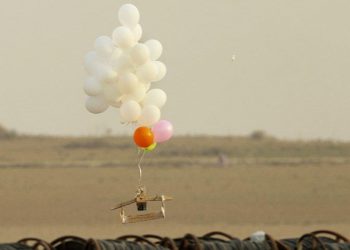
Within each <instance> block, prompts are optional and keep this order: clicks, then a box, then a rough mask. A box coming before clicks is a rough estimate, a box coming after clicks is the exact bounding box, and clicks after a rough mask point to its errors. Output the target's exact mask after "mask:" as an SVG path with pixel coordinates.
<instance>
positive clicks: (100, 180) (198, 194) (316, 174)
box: [0, 152, 350, 242]
mask: <svg viewBox="0 0 350 250" xmlns="http://www.w3.org/2000/svg"><path fill="white" fill-rule="evenodd" d="M37 157H40V152H38V156H37ZM149 165H151V164H148V165H147V166H145V167H144V184H146V185H147V188H148V191H149V193H154V194H156V193H165V194H169V195H172V196H174V197H175V200H174V201H171V202H169V203H167V210H166V212H167V218H166V219H165V220H159V221H153V222H144V223H140V224H132V225H121V224H120V221H119V217H118V214H117V213H116V212H111V211H109V208H110V207H111V206H113V205H114V204H115V203H117V202H119V201H123V200H127V199H129V198H131V196H133V194H134V191H135V187H136V185H137V181H138V170H137V167H136V166H130V167H74V168H70V167H64V168H62V167H61V168H48V167H47V168H45V167H42V168H33V167H30V168H29V167H27V168H18V167H15V168H10V167H9V168H1V169H0V197H1V206H0V211H1V213H0V242H9V241H14V240H18V239H19V238H23V237H27V236H36V237H41V238H45V239H48V240H50V239H54V238H55V237H58V236H62V235H66V234H73V235H80V236H83V237H94V238H110V237H115V236H119V235H122V234H144V233H157V234H161V235H168V236H182V235H184V234H185V233H187V232H192V233H195V234H202V233H205V232H209V231H213V230H222V231H226V232H229V233H231V234H233V235H237V236H239V237H244V236H248V235H249V234H250V233H252V232H254V231H256V230H265V231H266V232H269V233H270V234H272V235H273V236H275V237H290V236H297V235H300V234H302V233H305V232H307V231H310V230H313V229H320V228H328V229H333V230H336V231H339V232H342V233H343V234H345V235H346V236H350V216H349V215H350V198H349V197H350V167H349V166H347V165H339V166H333V167H330V166H329V167H327V166H311V165H310V166H302V167H288V166H284V167H276V166H262V165H258V166H229V167H223V168H218V167H161V166H157V167H156V166H149Z"/></svg>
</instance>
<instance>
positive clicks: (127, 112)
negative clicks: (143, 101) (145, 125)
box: [120, 100, 141, 122]
mask: <svg viewBox="0 0 350 250" xmlns="http://www.w3.org/2000/svg"><path fill="white" fill-rule="evenodd" d="M140 114H141V107H140V104H138V103H137V102H135V101H133V100H129V101H127V102H124V103H123V104H122V105H121V107H120V116H121V118H122V119H123V121H126V122H134V121H137V120H138V119H139V117H140Z"/></svg>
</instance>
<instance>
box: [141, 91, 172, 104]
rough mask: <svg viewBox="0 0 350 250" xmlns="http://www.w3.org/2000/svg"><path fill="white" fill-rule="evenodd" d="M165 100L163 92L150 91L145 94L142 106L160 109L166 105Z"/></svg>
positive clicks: (165, 96)
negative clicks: (152, 106)
mask: <svg viewBox="0 0 350 250" xmlns="http://www.w3.org/2000/svg"><path fill="white" fill-rule="evenodd" d="M166 100H167V95H166V93H165V92H164V91H163V90H161V89H151V90H150V91H149V92H147V94H146V96H145V99H144V100H143V102H142V104H143V105H144V106H147V105H154V106H156V107H158V108H161V107H163V106H164V104H165V103H166Z"/></svg>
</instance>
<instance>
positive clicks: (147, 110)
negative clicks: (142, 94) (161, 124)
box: [138, 105, 160, 126]
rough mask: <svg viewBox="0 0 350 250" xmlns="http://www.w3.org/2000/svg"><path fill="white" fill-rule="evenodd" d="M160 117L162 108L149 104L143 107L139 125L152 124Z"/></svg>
mask: <svg viewBox="0 0 350 250" xmlns="http://www.w3.org/2000/svg"><path fill="white" fill-rule="evenodd" d="M159 119H160V110H159V108H158V107H156V106H153V105H148V106H145V107H143V109H142V112H141V116H140V118H139V121H138V123H139V125H141V126H152V125H154V124H155V123H156V122H158V121H159Z"/></svg>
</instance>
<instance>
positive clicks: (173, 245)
mask: <svg viewBox="0 0 350 250" xmlns="http://www.w3.org/2000/svg"><path fill="white" fill-rule="evenodd" d="M0 250H350V242H349V239H348V238H346V237H345V236H343V235H341V234H339V233H336V232H334V231H330V230H318V231H314V232H311V233H307V234H304V235H302V236H301V237H299V238H290V239H281V240H275V239H274V238H273V237H272V236H271V235H269V234H265V240H263V241H258V242H257V241H253V240H252V239H250V238H245V239H243V240H240V239H239V238H237V237H234V236H232V235H230V234H227V233H223V232H219V231H215V232H211V233H207V234H205V235H203V236H201V237H197V236H195V235H193V234H186V235H185V236H184V237H182V238H175V239H172V238H170V237H162V236H159V235H154V234H146V235H142V236H138V235H124V236H121V237H118V238H116V239H107V240H96V239H84V238H80V237H77V236H63V237H60V238H58V239H56V240H54V241H52V242H51V243H48V242H46V241H44V240H41V239H38V238H25V239H22V240H20V241H18V242H17V243H11V244H0Z"/></svg>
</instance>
